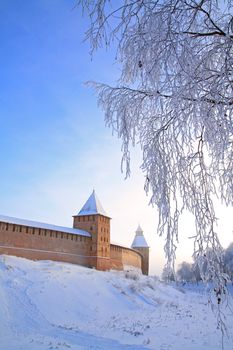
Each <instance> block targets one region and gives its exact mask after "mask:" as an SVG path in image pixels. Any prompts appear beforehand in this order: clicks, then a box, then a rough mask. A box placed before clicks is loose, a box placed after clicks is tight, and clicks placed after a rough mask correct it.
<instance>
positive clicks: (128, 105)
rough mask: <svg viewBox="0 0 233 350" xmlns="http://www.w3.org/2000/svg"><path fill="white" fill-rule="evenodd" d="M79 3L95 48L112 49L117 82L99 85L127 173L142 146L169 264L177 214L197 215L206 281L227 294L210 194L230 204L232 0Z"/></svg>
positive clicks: (197, 249)
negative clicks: (132, 155)
mask: <svg viewBox="0 0 233 350" xmlns="http://www.w3.org/2000/svg"><path fill="white" fill-rule="evenodd" d="M80 3H81V5H82V6H83V9H84V12H85V11H86V12H87V13H88V15H89V18H90V27H89V30H88V31H87V33H86V38H87V40H89V41H90V45H91V51H92V53H94V52H95V50H97V49H98V48H100V47H103V46H107V47H111V45H113V46H112V47H113V48H115V49H116V59H117V61H118V64H119V67H120V69H121V73H120V76H119V80H118V81H117V82H116V84H115V86H109V85H107V84H104V83H93V85H94V87H95V89H96V91H97V95H98V102H99V104H100V106H101V107H102V108H103V110H104V112H105V121H106V125H107V126H108V127H110V128H111V129H112V131H113V133H114V134H115V135H117V136H118V137H119V138H120V139H121V140H122V153H123V154H122V168H123V170H124V171H125V173H126V176H129V175H130V152H131V146H134V145H135V144H136V143H138V144H139V145H140V147H141V149H142V163H141V169H142V171H143V173H144V175H145V190H146V192H147V193H150V194H151V197H150V203H151V204H152V205H153V206H156V207H157V208H158V211H159V224H158V232H159V234H160V235H165V237H166V244H165V248H164V249H165V253H166V257H167V267H168V268H173V266H174V259H175V252H176V246H177V241H178V237H179V235H178V223H179V218H180V216H181V215H182V214H183V213H184V211H185V210H188V211H189V212H191V213H192V214H193V215H194V217H195V226H196V227H195V234H194V237H193V239H194V259H195V261H198V262H199V265H200V270H201V266H202V263H203V261H204V262H205V261H206V252H210V251H211V252H212V255H211V256H208V266H207V269H206V273H202V279H206V280H207V279H208V280H212V281H215V283H216V284H217V285H218V288H220V292H223V290H224V288H225V287H224V286H225V282H226V276H225V275H224V274H223V273H222V247H221V244H220V241H219V236H218V233H217V228H216V227H217V217H216V213H215V208H214V204H213V200H214V198H215V197H218V198H220V199H221V201H222V202H223V203H224V204H226V205H232V203H233V177H232V174H233V123H232V108H233V48H232V45H233V19H232V13H233V11H232V7H233V1H232V0H228V1H227V0H226V1H224V0H222V1H218V0H154V1H150V0H119V1H115V0H112V1H111V0H96V1H94V0H83V1H82V0H81V1H79V4H80ZM218 292H219V291H218Z"/></svg>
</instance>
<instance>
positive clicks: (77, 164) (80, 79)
mask: <svg viewBox="0 0 233 350" xmlns="http://www.w3.org/2000/svg"><path fill="white" fill-rule="evenodd" d="M75 3H76V2H75V1H71V0H49V1H48V0H37V1H25V0H11V1H7V0H2V1H0V36H1V37H0V40H1V55H0V121H1V124H0V125H1V137H0V150H1V152H0V162H1V171H0V181H1V187H0V213H1V214H3V215H9V216H15V217H19V218H24V219H30V220H36V221H41V222H47V223H52V224H57V225H63V226H72V215H74V214H76V213H77V212H78V211H79V210H80V209H81V207H82V205H83V204H84V202H85V201H86V200H87V198H88V197H89V195H90V194H91V192H92V190H93V189H95V191H96V193H97V195H98V197H99V199H100V201H101V203H102V205H103V207H104V209H105V210H106V212H107V213H108V214H109V215H110V216H111V217H112V222H111V238H112V240H113V241H114V242H118V243H120V244H124V245H127V246H130V245H131V243H132V241H133V238H134V234H135V230H136V229H137V226H138V224H139V223H140V225H141V226H142V228H143V230H144V235H145V238H146V240H147V242H148V244H149V246H150V247H151V250H150V257H151V259H150V272H151V273H152V274H160V273H161V271H162V268H163V264H164V262H165V259H164V253H163V245H164V239H163V238H161V237H158V235H157V234H156V227H157V224H158V214H157V211H156V209H155V208H152V207H150V206H148V203H149V199H150V198H149V196H146V194H145V192H144V190H143V185H144V175H143V174H142V173H141V170H140V162H141V152H140V149H138V148H137V149H135V150H134V152H133V154H132V174H131V177H130V178H129V179H126V180H125V176H124V174H122V173H121V167H120V165H121V143H120V141H119V140H118V139H117V138H116V137H114V136H112V133H111V130H110V129H108V128H106V127H105V123H104V114H103V111H101V110H100V108H99V107H98V106H97V102H96V96H95V94H94V92H93V90H92V89H90V88H88V87H87V86H86V85H85V82H86V81H90V80H91V81H99V82H107V83H110V84H114V82H116V80H117V78H118V74H119V66H117V64H116V62H115V59H114V52H113V51H111V50H105V49H102V50H99V51H98V52H97V53H96V54H95V55H94V56H93V57H91V56H90V53H89V52H90V48H89V45H88V43H87V42H84V41H83V39H84V33H85V31H86V30H87V28H88V19H87V18H83V17H82V15H81V11H80V9H78V8H77V7H75ZM217 207H218V211H217V214H219V218H220V223H219V230H220V231H221V236H222V244H223V246H224V247H226V246H227V245H228V244H229V243H230V242H231V241H233V233H232V220H231V216H232V214H233V211H232V208H225V207H223V206H220V205H219V204H217ZM193 234H194V225H193V219H192V218H191V216H190V215H188V214H186V215H185V217H184V219H183V220H182V222H181V229H180V244H179V248H178V251H177V264H178V263H180V262H181V261H183V260H188V261H191V255H192V249H193V242H192V241H191V240H190V239H189V238H188V237H190V236H193Z"/></svg>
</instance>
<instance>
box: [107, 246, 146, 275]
mask: <svg viewBox="0 0 233 350" xmlns="http://www.w3.org/2000/svg"><path fill="white" fill-rule="evenodd" d="M110 258H111V260H110V266H111V269H117V270H123V267H124V266H134V267H136V268H139V269H141V266H142V257H141V255H140V254H139V253H138V252H136V251H134V250H132V249H130V248H125V247H121V246H118V245H115V244H111V248H110Z"/></svg>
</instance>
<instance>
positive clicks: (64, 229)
mask: <svg viewBox="0 0 233 350" xmlns="http://www.w3.org/2000/svg"><path fill="white" fill-rule="evenodd" d="M0 222H6V223H8V224H15V225H23V226H29V227H35V228H42V229H47V230H54V231H60V232H65V233H72V234H74V235H80V236H86V237H91V234H90V233H89V232H86V231H84V230H80V229H77V228H70V227H63V226H56V225H50V224H46V223H43V222H37V221H31V220H25V219H18V218H14V217H10V216H4V215H0Z"/></svg>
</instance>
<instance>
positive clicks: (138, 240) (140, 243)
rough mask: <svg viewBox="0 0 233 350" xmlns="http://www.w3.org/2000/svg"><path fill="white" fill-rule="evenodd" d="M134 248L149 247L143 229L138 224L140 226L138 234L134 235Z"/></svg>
mask: <svg viewBox="0 0 233 350" xmlns="http://www.w3.org/2000/svg"><path fill="white" fill-rule="evenodd" d="M131 247H132V248H135V249H137V248H149V246H148V244H147V242H146V240H145V237H144V235H143V230H142V228H141V226H140V225H138V228H137V230H136V235H135V237H134V240H133V243H132V245H131Z"/></svg>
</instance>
